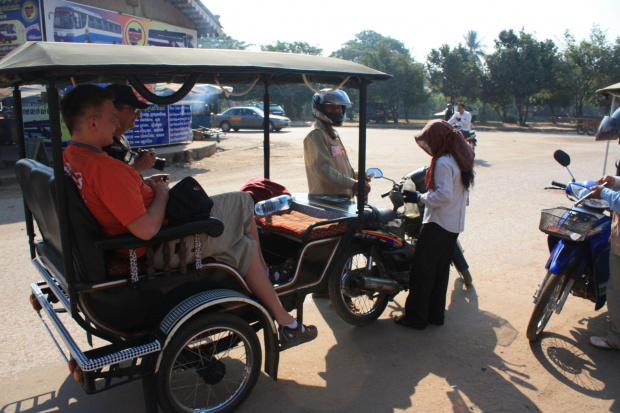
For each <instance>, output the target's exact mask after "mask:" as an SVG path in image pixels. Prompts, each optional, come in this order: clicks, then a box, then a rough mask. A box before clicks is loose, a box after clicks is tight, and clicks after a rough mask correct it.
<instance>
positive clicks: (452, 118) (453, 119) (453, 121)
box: [448, 112, 459, 125]
mask: <svg viewBox="0 0 620 413" xmlns="http://www.w3.org/2000/svg"><path fill="white" fill-rule="evenodd" d="M458 114H459V113H458V112H454V115H452V117H451V118H450V119H448V123H449V124H450V125H454V124H455V123H456V122H457V120H456V115H458Z"/></svg>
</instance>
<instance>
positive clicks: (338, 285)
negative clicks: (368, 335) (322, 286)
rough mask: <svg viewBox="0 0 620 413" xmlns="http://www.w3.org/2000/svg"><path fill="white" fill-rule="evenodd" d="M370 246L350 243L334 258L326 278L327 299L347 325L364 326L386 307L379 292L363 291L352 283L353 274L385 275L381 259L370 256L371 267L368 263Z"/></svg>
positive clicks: (384, 296) (381, 276) (384, 297)
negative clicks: (327, 284)
mask: <svg viewBox="0 0 620 413" xmlns="http://www.w3.org/2000/svg"><path fill="white" fill-rule="evenodd" d="M369 252H370V248H369V247H368V246H364V245H351V246H349V247H348V248H346V249H345V250H344V251H343V252H342V254H340V255H339V256H338V257H337V259H336V260H335V261H334V264H333V266H332V270H331V273H330V277H329V298H330V300H331V303H332V306H333V307H334V309H335V310H336V313H337V314H338V315H339V316H340V318H342V319H343V320H344V321H346V322H347V323H349V324H352V325H355V326H364V325H367V324H370V323H372V322H373V321H375V320H376V319H377V318H379V317H380V316H381V314H382V313H383V311H384V310H385V307H387V304H388V301H389V296H388V295H387V294H385V293H380V292H367V291H361V290H359V289H357V288H356V287H355V286H354V285H353V279H354V277H355V275H356V274H360V275H364V276H369V277H375V278H387V276H386V271H385V266H384V263H383V261H382V260H381V258H379V257H378V256H376V255H373V257H372V261H373V266H372V268H371V270H370V271H368V270H367V269H366V267H367V266H368V257H369Z"/></svg>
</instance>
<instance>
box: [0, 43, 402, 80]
mask: <svg viewBox="0 0 620 413" xmlns="http://www.w3.org/2000/svg"><path fill="white" fill-rule="evenodd" d="M128 74H135V75H136V76H138V77H139V79H140V81H141V82H143V83H145V84H148V83H157V82H171V83H184V81H185V80H186V79H187V78H188V77H190V76H191V75H194V76H195V77H197V79H196V81H197V82H198V83H210V84H213V83H216V80H217V82H219V83H220V84H231V83H244V82H251V81H253V79H255V78H257V77H258V76H262V78H261V79H262V80H263V82H266V83H267V84H270V85H271V84H287V83H288V84H290V83H303V82H304V81H303V78H302V76H301V75H302V74H304V75H306V76H307V78H308V80H309V81H310V82H320V83H327V84H340V83H341V82H342V81H343V80H344V79H345V78H346V77H347V76H350V77H351V78H350V80H349V81H348V82H347V84H346V85H345V86H347V87H353V88H358V87H359V85H360V82H361V81H362V80H363V81H365V82H367V83H370V82H374V81H378V80H387V79H390V78H391V75H388V74H386V73H383V72H380V71H377V70H374V69H371V68H369V67H366V66H364V65H361V64H358V63H354V62H350V61H347V60H341V59H337V58H331V57H321V56H312V55H299V54H292V53H276V52H249V51H244V50H218V49H193V48H173V47H137V46H130V45H107V44H77V43H54V42H27V43H24V44H23V45H22V46H20V47H19V48H17V49H15V50H14V51H12V52H11V53H9V54H8V55H6V56H5V57H4V58H3V59H2V60H1V61H0V87H8V86H14V85H23V84H48V83H49V81H50V79H54V80H55V81H56V82H57V83H58V84H59V85H60V84H69V83H72V81H73V82H75V83H91V82H96V83H121V82H125V80H126V79H127V75H128Z"/></svg>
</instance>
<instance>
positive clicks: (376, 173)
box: [366, 168, 383, 178]
mask: <svg viewBox="0 0 620 413" xmlns="http://www.w3.org/2000/svg"><path fill="white" fill-rule="evenodd" d="M373 174H374V175H373ZM366 175H367V176H370V175H372V176H374V177H375V178H383V172H381V169H379V168H368V170H367V171H366Z"/></svg>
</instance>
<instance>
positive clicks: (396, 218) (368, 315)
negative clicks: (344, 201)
mask: <svg viewBox="0 0 620 413" xmlns="http://www.w3.org/2000/svg"><path fill="white" fill-rule="evenodd" d="M427 169H428V168H427V167H423V168H418V169H416V170H414V171H411V172H409V173H408V174H406V175H405V176H404V177H403V178H402V179H401V180H400V181H399V182H396V181H394V180H392V179H390V178H387V177H385V176H383V173H382V171H381V170H380V169H377V168H371V169H369V170H368V171H367V175H369V176H372V175H373V174H374V178H383V179H387V180H390V181H391V182H392V183H393V186H392V189H391V190H390V191H388V192H386V193H385V194H383V195H382V197H383V198H385V197H388V196H389V199H390V201H391V202H392V205H393V208H392V209H377V208H376V207H374V206H372V205H367V206H366V210H365V211H364V214H363V216H362V221H361V222H360V225H359V227H358V228H357V229H356V230H355V232H354V233H353V235H352V237H351V239H350V241H348V242H345V243H344V247H342V248H341V249H340V250H339V252H338V254H337V257H336V258H335V261H334V262H333V263H332V265H331V266H330V270H329V271H330V275H329V294H330V300H331V303H332V306H333V307H334V309H335V310H336V313H337V314H338V315H339V316H340V318H342V319H343V320H344V321H346V322H347V323H349V324H352V325H357V326H363V325H367V324H370V323H371V322H373V321H375V320H376V319H377V318H379V317H380V316H381V314H382V313H383V311H384V310H385V308H386V306H387V304H388V302H390V301H393V299H394V297H395V296H396V295H397V294H398V293H400V292H401V291H407V290H408V289H409V278H410V273H411V266H412V264H413V255H414V252H415V244H416V242H417V238H418V235H419V233H420V230H421V228H422V218H423V214H424V207H423V206H420V209H421V211H420V215H419V216H417V217H415V218H410V217H408V216H406V215H405V214H404V212H403V210H401V209H400V208H401V207H402V206H404V202H403V198H402V187H403V185H404V183H405V180H406V179H407V178H411V179H412V180H413V182H414V183H415V184H416V188H417V189H418V191H420V192H422V193H424V192H426V185H425V184H424V176H425V175H426V171H427ZM452 263H453V265H454V266H455V268H457V270H458V271H459V275H460V276H461V277H462V279H463V282H464V283H465V284H466V285H467V286H469V285H471V284H472V278H471V274H470V272H469V267H468V265H467V261H466V260H465V257H464V255H463V249H462V247H461V244H460V243H457V246H456V248H455V251H454V256H453V260H452Z"/></svg>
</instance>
